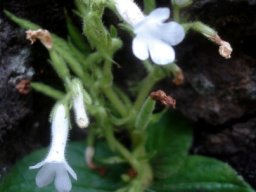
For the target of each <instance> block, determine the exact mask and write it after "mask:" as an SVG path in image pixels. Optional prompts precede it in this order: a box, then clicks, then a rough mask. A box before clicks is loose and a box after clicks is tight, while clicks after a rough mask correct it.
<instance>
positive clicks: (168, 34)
mask: <svg viewBox="0 0 256 192" xmlns="http://www.w3.org/2000/svg"><path fill="white" fill-rule="evenodd" d="M158 37H159V38H160V39H162V40H164V41H166V42H168V43H169V44H170V45H177V44H179V43H180V42H181V41H182V40H183V39H184V37H185V31H184V28H183V27H182V26H181V25H180V24H178V23H176V22H173V21H172V22H169V23H164V24H162V25H161V26H159V30H158Z"/></svg>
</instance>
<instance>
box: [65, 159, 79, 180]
mask: <svg viewBox="0 0 256 192" xmlns="http://www.w3.org/2000/svg"><path fill="white" fill-rule="evenodd" d="M64 166H65V169H66V170H67V171H68V173H69V174H70V175H71V176H72V177H73V179H75V180H77V175H76V172H75V171H74V170H73V169H72V168H71V167H70V166H69V164H68V163H67V162H66V161H65V163H64Z"/></svg>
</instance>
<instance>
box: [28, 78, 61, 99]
mask: <svg viewBox="0 0 256 192" xmlns="http://www.w3.org/2000/svg"><path fill="white" fill-rule="evenodd" d="M31 87H32V88H33V89H34V90H36V91H38V92H41V93H43V94H45V95H47V96H49V97H51V98H53V99H56V100H59V99H61V98H63V97H64V95H65V94H64V93H63V92H61V91H59V90H57V89H55V88H53V87H51V86H49V85H46V84H44V83H37V82H33V83H31Z"/></svg>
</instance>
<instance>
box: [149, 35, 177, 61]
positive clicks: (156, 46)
mask: <svg viewBox="0 0 256 192" xmlns="http://www.w3.org/2000/svg"><path fill="white" fill-rule="evenodd" d="M148 46H149V53H150V57H151V59H152V61H153V62H154V63H155V64H158V65H166V64H169V63H172V62H173V61H174V59H175V52H174V50H173V48H172V47H171V46H170V45H168V44H166V43H164V42H162V41H160V40H158V39H152V40H151V41H149V42H148Z"/></svg>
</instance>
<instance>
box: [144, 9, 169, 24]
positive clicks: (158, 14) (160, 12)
mask: <svg viewBox="0 0 256 192" xmlns="http://www.w3.org/2000/svg"><path fill="white" fill-rule="evenodd" d="M169 17H170V9H169V8H157V9H155V10H153V11H152V12H151V13H150V14H149V15H148V16H147V18H146V19H150V20H151V19H152V20H155V21H159V22H163V21H165V20H167V19H168V18H169Z"/></svg>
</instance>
